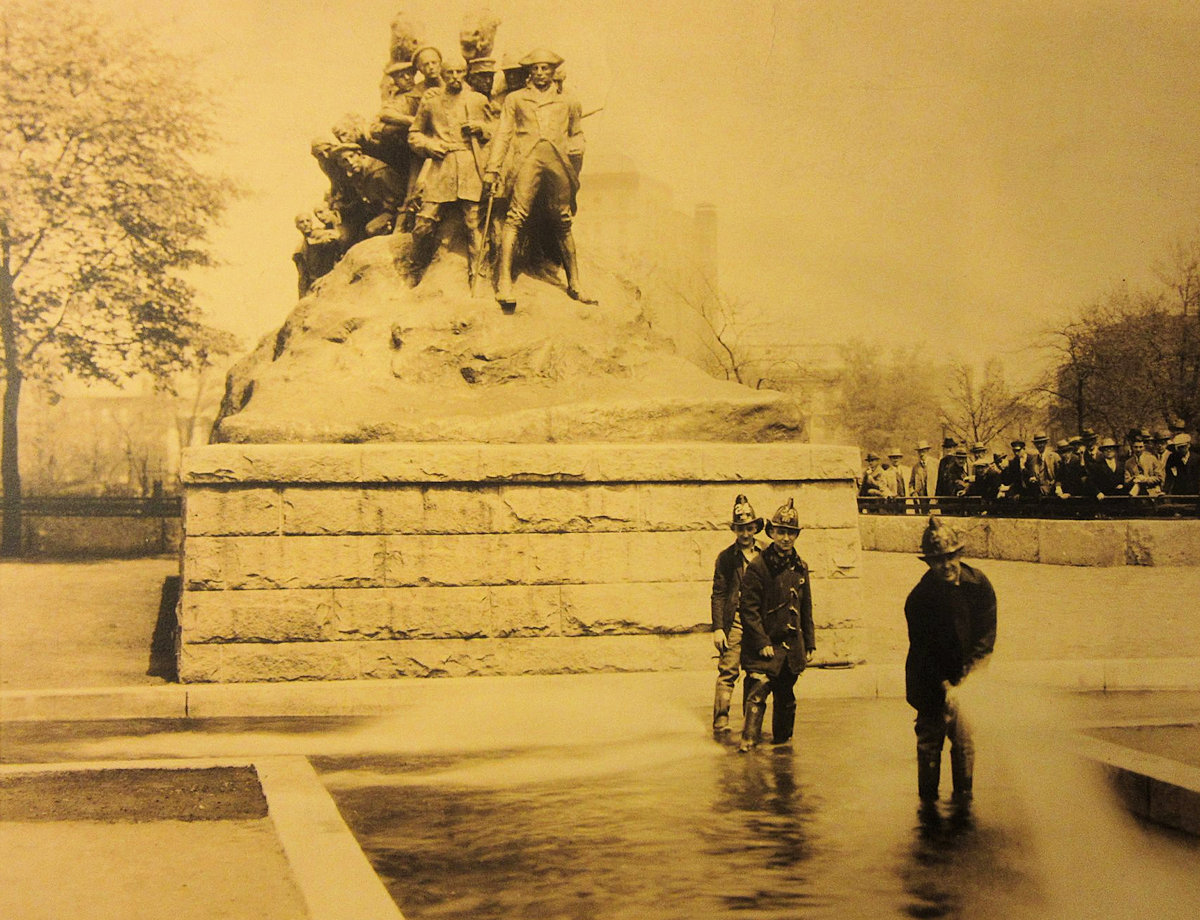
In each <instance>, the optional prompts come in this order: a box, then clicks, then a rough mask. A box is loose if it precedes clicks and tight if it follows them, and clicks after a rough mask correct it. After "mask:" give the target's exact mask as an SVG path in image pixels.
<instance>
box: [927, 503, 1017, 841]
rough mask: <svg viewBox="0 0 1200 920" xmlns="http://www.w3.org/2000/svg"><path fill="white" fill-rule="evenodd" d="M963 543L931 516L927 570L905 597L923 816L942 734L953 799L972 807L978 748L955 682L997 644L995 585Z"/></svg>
mask: <svg viewBox="0 0 1200 920" xmlns="http://www.w3.org/2000/svg"><path fill="white" fill-rule="evenodd" d="M962 549H963V542H962V538H961V537H960V536H959V535H958V533H957V532H955V530H954V528H953V526H952V525H950V524H948V523H945V521H944V519H943V518H940V517H936V516H933V515H931V516H930V518H929V524H928V525H927V526H926V528H925V533H924V535H923V536H922V538H921V556H920V558H921V559H922V560H924V561H925V563H926V564H927V565H928V566H929V571H928V572H926V573H925V574H924V576H922V578H921V580H920V581H919V582H918V583H917V586H916V587H915V588H913V589H912V591H911V592H910V593H909V595H908V600H907V601H906V602H905V604H904V616H905V619H907V620H908V660H907V661H906V662H905V664H904V678H905V696H906V697H907V699H908V703H909V705H910V706H912V707H913V709H915V710H916V711H917V718H916V732H917V792H918V794H919V795H920V798H921V811H922V815H923V816H927V817H933V816H934V815H935V814H936V809H937V800H938V780H939V777H940V775H941V769H942V747H943V746H944V744H945V741H946V737H947V735H948V736H949V737H950V770H951V774H952V777H953V781H954V798H953V801H954V803H955V806H956V807H957V809H958V814H959V815H960V816H961V817H964V818H965V817H966V815H967V814H968V813H969V811H970V805H971V796H972V788H971V787H972V776H973V771H974V765H975V748H974V746H973V745H972V743H971V734H970V731H969V729H968V727H967V724H966V721H965V720H964V719H963V716H962V713H961V712H960V711H959V706H958V699H957V692H956V688H957V687H958V686H959V685H960V684H961V683H962V681H963V679H964V678H966V676H967V675H968V674H970V673H971V671H972V670H973V669H974V668H976V667H977V666H978V665H979V664H980V663H981V662H982V661H984V660H985V659H986V658H987V657H988V656H989V655H991V653H992V648H993V646H994V645H995V643H996V592H995V591H994V590H993V589H992V585H991V582H989V581H988V580H987V576H985V575H984V574H983V573H982V572H980V571H979V570H978V569H976V568H973V567H972V566H969V565H967V564H966V563H965V562H963V561H962Z"/></svg>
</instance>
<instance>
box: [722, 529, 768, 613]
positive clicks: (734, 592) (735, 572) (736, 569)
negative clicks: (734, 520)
mask: <svg viewBox="0 0 1200 920" xmlns="http://www.w3.org/2000/svg"><path fill="white" fill-rule="evenodd" d="M761 551H762V547H761V546H759V545H758V543H757V542H756V543H755V544H754V552H761ZM751 555H752V556H753V555H754V553H751ZM745 558H746V557H745V555H744V554H743V553H742V549H741V547H740V546H738V545H737V541H736V540H735V541H734V542H733V545H732V546H727V547H725V548H724V549H723V550H721V552H720V553H718V554H717V564H716V565H715V566H714V568H713V583H712V628H713V631H714V632H716V631H717V630H718V629H723V630H725V632H729V628H730V627H731V626H733V615H734V614H735V613H737V609H738V598H739V597H740V596H741V593H742V575H743V573H744V572H745V571H746V562H745Z"/></svg>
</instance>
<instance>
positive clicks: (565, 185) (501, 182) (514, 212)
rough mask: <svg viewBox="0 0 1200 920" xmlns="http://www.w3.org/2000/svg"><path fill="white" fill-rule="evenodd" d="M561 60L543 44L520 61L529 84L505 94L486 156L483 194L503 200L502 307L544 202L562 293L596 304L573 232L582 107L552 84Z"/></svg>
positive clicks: (508, 308)
mask: <svg viewBox="0 0 1200 920" xmlns="http://www.w3.org/2000/svg"><path fill="white" fill-rule="evenodd" d="M562 63H563V59H562V58H561V57H559V56H558V55H557V54H555V53H554V52H553V51H547V50H545V49H538V50H536V51H531V52H530V53H529V54H527V55H525V57H524V58H522V59H521V64H522V65H523V66H525V67H527V68H528V69H529V81H528V83H527V84H526V85H525V86H524V87H522V88H521V89H518V90H514V91H513V92H511V93H509V94H508V95H507V97H506V98H505V100H504V105H503V107H502V109H501V111H500V123H499V126H498V127H497V129H496V135H495V138H494V139H493V141H492V146H491V150H490V152H489V155H488V163H487V170H486V176H485V179H486V189H487V193H488V194H491V195H493V196H495V197H497V198H505V197H507V198H508V211H507V214H506V217H505V221H504V227H503V229H502V230H501V233H500V266H499V273H498V278H497V283H496V299H497V300H498V301H499V302H500V305H501V307H502V308H504V310H505V312H512V311H513V310H514V309H515V308H516V301H515V300H514V299H513V294H512V284H513V256H514V253H515V252H516V248H517V242H518V240H519V239H520V237H521V235H522V233H523V232H525V230H526V226H527V222H528V221H529V219H530V215H531V212H532V211H533V209H534V203H535V201H544V202H545V206H546V209H547V217H548V219H549V222H550V224H551V225H552V227H553V236H554V237H555V239H556V241H557V244H558V249H559V251H560V253H561V257H562V264H563V269H564V271H565V272H566V276H567V293H568V294H569V295H570V296H571V297H572V298H573V299H575V300H578V301H581V302H583V303H595V301H594V300H593V299H592V298H590V297H588V296H587V295H585V294H584V293H583V292H582V291H581V290H580V287H579V264H578V259H577V257H576V253H575V238H574V236H573V235H572V233H571V221H572V219H573V218H574V214H575V195H576V192H577V191H578V190H579V168H580V165H581V164H582V158H583V151H584V137H583V126H582V120H583V111H582V109H581V108H580V105H579V102H578V100H576V99H575V98H574V97H573V96H572V95H571V94H570V93H568V92H565V91H564V92H558V90H557V88H556V87H555V85H554V71H555V69H556V68H557V67H558V66H559V65H561V64H562Z"/></svg>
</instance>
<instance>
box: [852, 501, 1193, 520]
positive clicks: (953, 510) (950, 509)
mask: <svg viewBox="0 0 1200 920" xmlns="http://www.w3.org/2000/svg"><path fill="white" fill-rule="evenodd" d="M858 510H859V512H860V513H862V514H920V515H926V514H948V515H955V516H958V517H981V516H987V517H999V518H1064V519H1068V520H1072V519H1073V520H1084V521H1091V520H1106V519H1112V518H1195V517H1200V495H1153V496H1151V495H1136V496H1134V495H1110V496H1106V497H1104V498H1074V497H1072V498H1055V497H1047V498H1019V499H1012V498H993V499H989V498H980V497H978V496H968V495H964V496H958V497H954V498H950V497H942V498H911V497H910V498H880V497H876V496H869V497H866V496H859V499H858Z"/></svg>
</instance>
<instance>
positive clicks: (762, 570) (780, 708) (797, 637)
mask: <svg viewBox="0 0 1200 920" xmlns="http://www.w3.org/2000/svg"><path fill="white" fill-rule="evenodd" d="M799 535H800V516H799V515H798V514H797V513H796V508H795V506H794V505H793V504H792V500H791V499H790V498H789V499H788V501H787V504H786V505H783V506H781V507H780V508H779V510H778V511H776V512H775V515H774V516H773V517H772V518H771V520H770V521H769V522H768V523H767V536H768V537H770V538H771V543H770V545H769V546H767V548H766V549H764V550H763V551H762V552H761V553H759V555H758V556H757V558H755V559H753V560H751V562H750V564H749V565H747V566H746V573H745V575H744V576H743V577H742V594H741V599H740V602H739V604H738V611H739V613H740V615H741V618H742V668H743V669H744V670H745V671H746V685H747V686H746V690H745V693H746V716H745V721H744V723H743V725H742V743H741V744H740V745H739V746H738V750H739V751H740V752H742V753H745V752H747V751H750V750H753V749H754V747H755V746H756V745H757V744H758V742H759V740H760V738H761V735H762V723H763V715H764V713H765V712H766V709H767V697H768V696H771V697H773V698H774V701H775V702H774V704H773V706H772V711H771V730H772V736H771V740H772V741H773V742H774V743H775V744H784V743H785V742H787V741H789V740H791V737H792V729H793V727H794V726H795V722H796V694H795V686H796V679H797V678H798V677H799V676H800V673H801V672H802V671H803V670H804V667H805V665H806V664H807V663H808V661H809V659H811V658H812V655H813V651H814V650H815V648H816V633H815V631H814V629H813V618H812V591H811V587H810V580H809V575H808V566H806V565H805V564H804V560H802V559H801V558H800V557H799V556H798V555H796V550H795V544H796V537H798V536H799Z"/></svg>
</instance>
